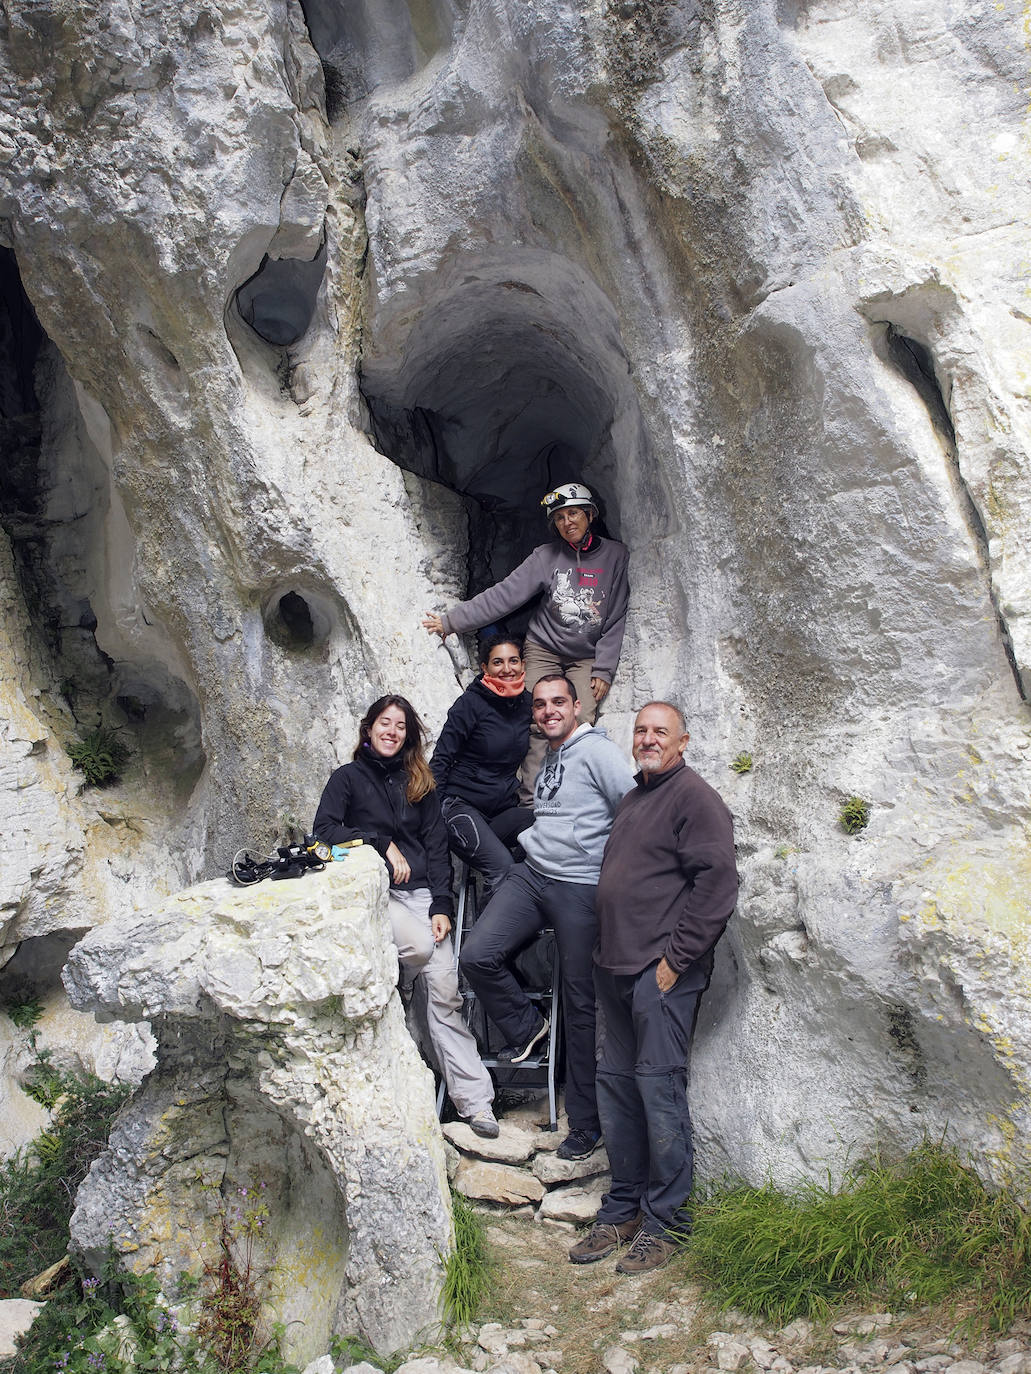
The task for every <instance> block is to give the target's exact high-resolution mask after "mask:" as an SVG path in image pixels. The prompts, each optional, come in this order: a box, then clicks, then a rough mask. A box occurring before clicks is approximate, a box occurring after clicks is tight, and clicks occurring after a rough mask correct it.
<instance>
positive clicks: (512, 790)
mask: <svg viewBox="0 0 1031 1374" xmlns="http://www.w3.org/2000/svg"><path fill="white" fill-rule="evenodd" d="M529 735H530V693H529V692H528V691H527V690H526V673H525V669H524V667H523V655H522V646H521V645H520V644H518V643H517V642H516V641H514V640H512V639H502V638H501V637H500V636H499V637H497V638H495V639H491V640H488V641H487V643H486V644H485V645H484V649H483V661H482V662H481V664H480V676H479V677H478V678H476V679H475V681H473V682H472V683H471V684H470V685H469V686H468V687H467V688H466V689H465V691H464V692H463V693H462V695H461V696H460V697H459V698H458V700H457V701H456V702H455V704H454V705H453V706H452V708H451V710H450V711H449V712H448V714H447V720H446V721H445V722H444V728H443V730H442V731H441V732H440V739H439V740H438V741H437V747H436V748H435V749H434V751H433V757H432V758H431V759H430V768H431V770H432V772H433V776H434V779H435V780H436V783H437V792H438V794H439V796H440V809H441V811H442V812H443V814H444V820H445V822H446V823H447V830H448V844H449V845H450V847H451V852H452V853H453V854H457V855H458V857H459V858H460V859H464V860H465V862H466V863H467V864H469V865H470V867H472V868H475V869H477V870H478V871H479V872H480V873H482V874H483V877H484V883H485V887H486V896H487V897H488V898H489V896H490V894H491V893H492V892H493V891H494V889H495V888H496V887H497V885H498V884H499V883H500V882H501V880H502V878H503V877H504V876H505V874H506V873H507V872H508V870H509V869H510V868H511V867H512V864H513V862H514V860H513V857H512V853H511V849H510V847H509V846H510V845H513V844H515V842H516V837H517V836H518V835H519V834H520V833H521V832H522V831H523V830H525V829H526V828H527V827H528V826H530V825H532V824H533V811H532V809H531V808H530V807H528V806H519V805H518V794H519V776H518V774H519V765H520V764H521V763H522V761H523V758H524V756H525V754H526V749H527V742H528V740H529Z"/></svg>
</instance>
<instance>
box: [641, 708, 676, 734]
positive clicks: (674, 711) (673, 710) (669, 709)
mask: <svg viewBox="0 0 1031 1374" xmlns="http://www.w3.org/2000/svg"><path fill="white" fill-rule="evenodd" d="M649 706H664V707H665V708H666V710H667V711H672V712H673V714H674V715H675V716H676V718H677V720H678V721H679V722H680V733H681V734H682V735H686V734H687V721H686V720H685V718H684V713H683V711H682V710H681V709H680V707H679V706H674V705H673V703H672V702H671V701H646V702H645V703H644V705H643V706H639V707H638V708H637V714H638V715H640V714H641V712H642V711H647V709H648V707H649Z"/></svg>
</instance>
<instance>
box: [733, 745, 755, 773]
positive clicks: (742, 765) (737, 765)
mask: <svg viewBox="0 0 1031 1374" xmlns="http://www.w3.org/2000/svg"><path fill="white" fill-rule="evenodd" d="M730 768H731V771H732V772H734V773H750V772H751V771H752V756H751V754H750V753H748V751H747V750H746V749H742V751H741V753H740V754H735V755H734V757H733V758H732V759H731V760H730Z"/></svg>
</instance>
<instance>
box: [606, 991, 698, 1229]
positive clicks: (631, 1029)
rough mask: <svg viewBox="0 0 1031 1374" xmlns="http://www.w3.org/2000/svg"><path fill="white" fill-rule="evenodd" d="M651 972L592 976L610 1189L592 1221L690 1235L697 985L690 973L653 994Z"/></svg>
mask: <svg viewBox="0 0 1031 1374" xmlns="http://www.w3.org/2000/svg"><path fill="white" fill-rule="evenodd" d="M656 967H657V964H650V965H649V966H648V967H647V968H646V969H644V970H642V972H640V973H637V974H618V973H609V972H608V971H607V970H606V969H601V968H597V967H596V968H595V970H594V985H595V989H596V991H597V995H598V1010H599V1019H600V1020H601V1022H602V1025H603V1027H604V1030H603V1038H602V1045H601V1056H600V1059H599V1062H598V1074H597V1087H598V1114H599V1116H600V1117H601V1128H602V1133H603V1135H604V1137H605V1148H606V1150H607V1151H608V1156H609V1163H610V1164H611V1166H612V1187H611V1189H610V1190H609V1192H607V1193H606V1194H605V1196H604V1197H603V1198H602V1201H601V1207H600V1208H599V1210H598V1217H597V1219H598V1221H600V1222H606V1223H609V1224H616V1225H618V1224H619V1223H621V1222H624V1221H630V1220H631V1219H632V1218H633V1217H635V1216H636V1215H637V1212H638V1209H640V1211H641V1212H643V1213H644V1220H643V1227H644V1229H645V1230H646V1231H650V1232H651V1233H652V1234H654V1235H662V1234H663V1233H664V1232H667V1231H676V1230H677V1229H681V1228H682V1229H687V1228H688V1227H689V1226H690V1216H689V1214H688V1212H687V1210H686V1209H685V1207H684V1203H685V1201H686V1199H687V1197H688V1195H689V1194H690V1192H691V1186H692V1183H693V1182H694V1146H693V1143H692V1138H691V1113H690V1111H689V1110H688V1105H687V1065H688V1057H689V1054H690V1048H691V1034H692V1031H693V1029H694V1022H695V1016H696V1014H697V1011H698V1002H699V999H700V997H701V995H702V992H703V990H704V987H705V979H704V977H702V978H699V977H698V976H692V973H693V972H694V970H692V969H689V970H687V971H686V972H685V973H684V974H682V975H681V977H680V979H679V980H678V981H677V982H676V983H675V984H674V986H673V987H672V988H670V990H669V992H667V993H662V992H660V991H659V988H658V984H657V983H656V981H655V969H656Z"/></svg>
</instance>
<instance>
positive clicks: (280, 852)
mask: <svg viewBox="0 0 1031 1374" xmlns="http://www.w3.org/2000/svg"><path fill="white" fill-rule="evenodd" d="M330 852H331V851H330V849H329V846H328V845H325V844H323V843H322V842H321V841H320V840H316V839H315V836H314V835H305V837H304V843H303V844H285V845H280V847H279V848H278V849H277V850H276V852H275V853H274V854H270V855H269V857H268V858H267V859H257V858H255V857H254V854H253V852H252V851H251V850H249V849H240V850H238V851H237V853H236V854H235V856H234V858H233V862H232V864H231V866H230V869H229V872H228V873H227V874H226V877H227V878H228V879H229V881H230V882H231V883H234V884H235V885H236V886H237V887H253V885H254V884H255V883H260V882H262V881H263V879H265V878H272V879H281V878H300V877H302V876H303V875H304V874H305V873H308V872H310V871H314V872H316V873H319V872H321V871H322V869H324V868H325V867H326V861H327V859H328V858H329V856H330Z"/></svg>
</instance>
